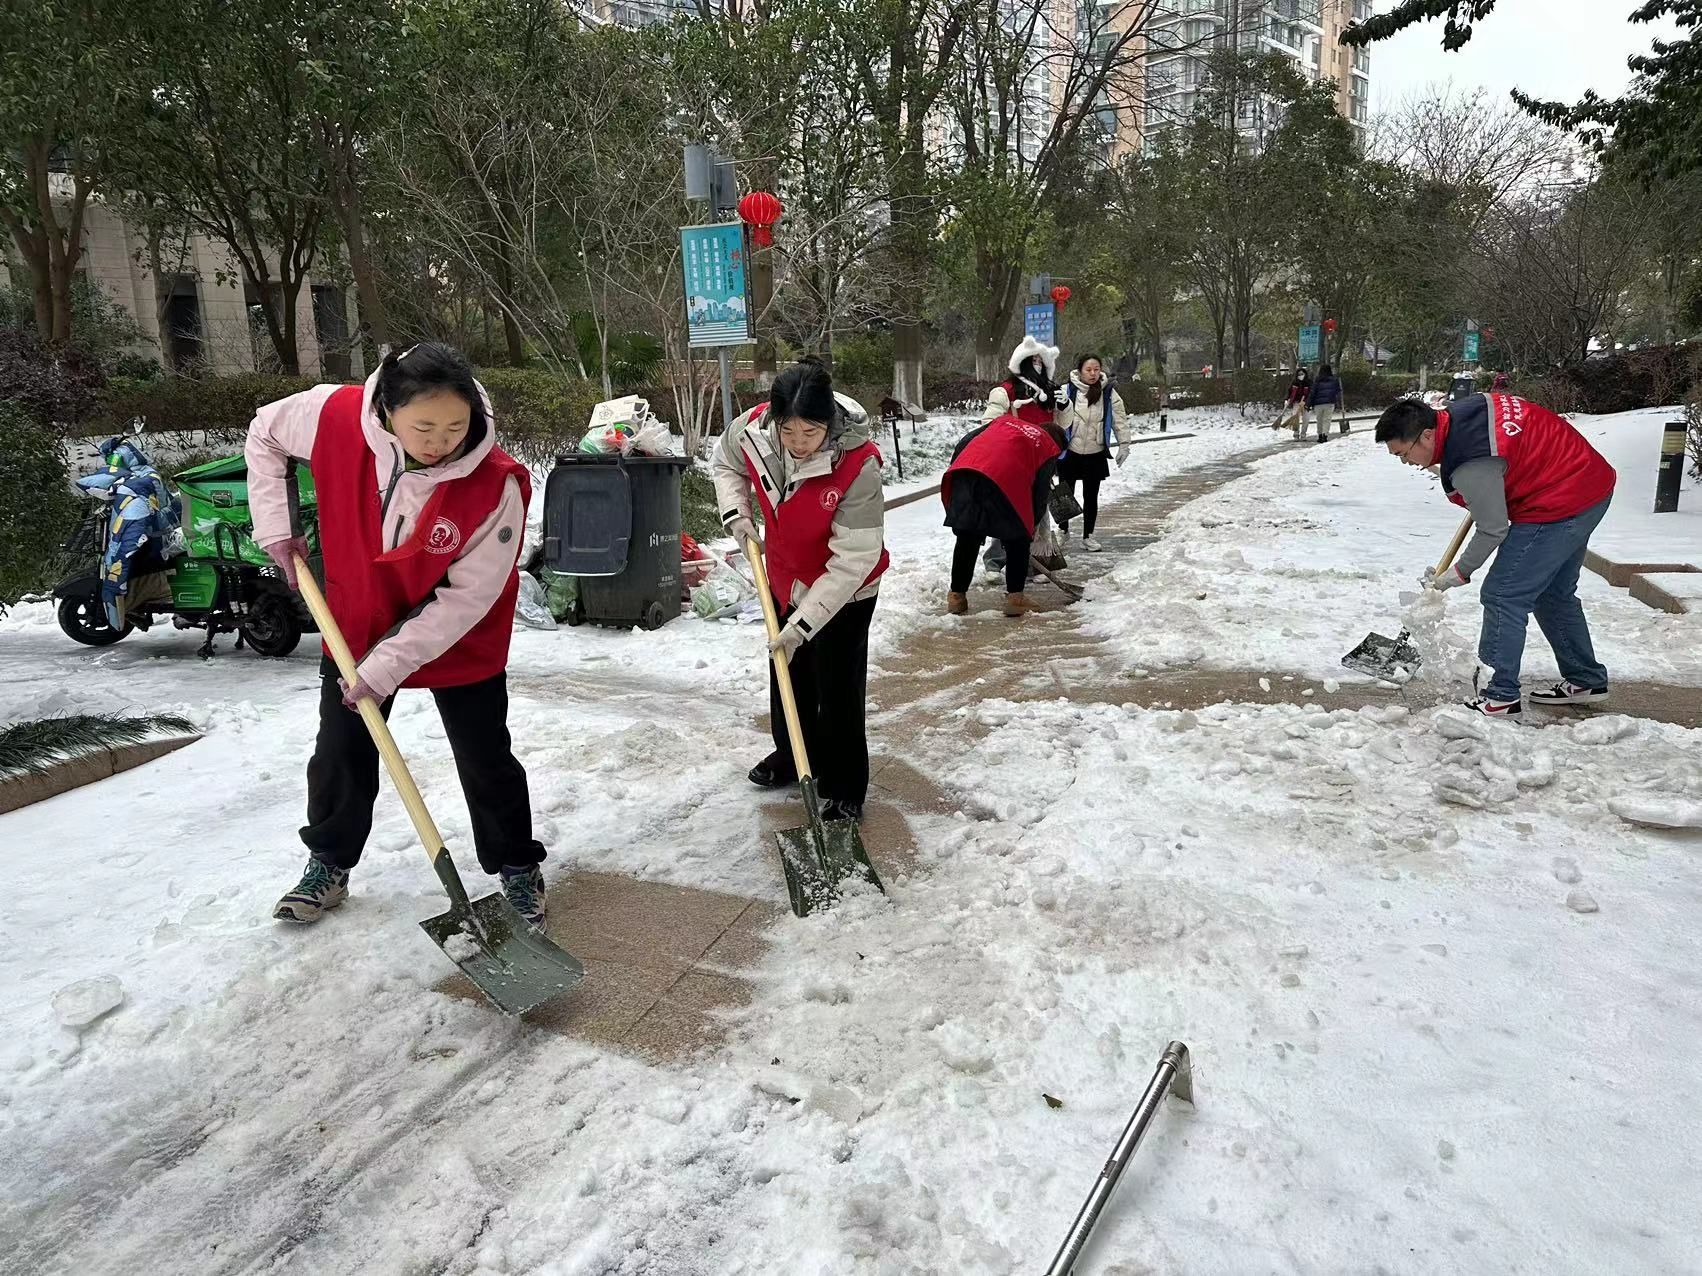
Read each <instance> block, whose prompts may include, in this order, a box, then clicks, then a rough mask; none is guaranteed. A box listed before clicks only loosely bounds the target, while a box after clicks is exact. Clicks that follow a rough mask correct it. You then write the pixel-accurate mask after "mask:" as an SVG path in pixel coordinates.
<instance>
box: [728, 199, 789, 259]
mask: <svg viewBox="0 0 1702 1276" xmlns="http://www.w3.org/2000/svg"><path fill="white" fill-rule="evenodd" d="M785 211H786V205H784V204H782V203H781V202H780V201H779V200H778V199H777V198H775V197H774V196H773V195H770V194H769V193H768V192H767V191H752V192H751V193H750V194H748V195H746V196H745V197H744V198H743V199H741V200H740V201H739V218H740V220H742V221H743V222H744V223H745V225H747V226H749V227H750V228H751V242H752V243H754V244H755V245H756V246H757V247H758V248H767V247H768V246H769V245H770V244H772V243H773V242H774V223H775V222H777V221H779V220H780V214H781V213H783V212H785Z"/></svg>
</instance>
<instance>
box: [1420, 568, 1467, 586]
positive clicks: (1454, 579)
mask: <svg viewBox="0 0 1702 1276" xmlns="http://www.w3.org/2000/svg"><path fill="white" fill-rule="evenodd" d="M1468 579H1469V577H1466V576H1462V575H1461V574H1460V569H1459V568H1458V567H1450V568H1448V570H1447V571H1445V572H1443V573H1442V574H1441V575H1440V576H1438V575H1437V574H1436V569H1435V568H1434V567H1427V568H1425V569H1424V571H1423V573H1422V574H1421V575H1420V576H1419V578H1418V583H1419V584H1421V585H1423V586H1424V587H1425V588H1426V589H1453V588H1454V587H1455V586H1456V585H1463V584H1465V583H1466V581H1467V580H1468Z"/></svg>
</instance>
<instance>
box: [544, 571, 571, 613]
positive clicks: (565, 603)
mask: <svg viewBox="0 0 1702 1276" xmlns="http://www.w3.org/2000/svg"><path fill="white" fill-rule="evenodd" d="M545 574H546V575H547V577H548V578H549V583H548V584H547V585H545V586H544V601H545V603H546V604H547V605H548V607H549V609H550V615H551V616H554V617H555V618H556V619H557V620H566V619H567V618H568V616H570V615H571V614H572V613H573V607H574V604H575V603H577V602H578V601H579V577H577V576H570V575H568V574H567V573H566V572H547V573H545Z"/></svg>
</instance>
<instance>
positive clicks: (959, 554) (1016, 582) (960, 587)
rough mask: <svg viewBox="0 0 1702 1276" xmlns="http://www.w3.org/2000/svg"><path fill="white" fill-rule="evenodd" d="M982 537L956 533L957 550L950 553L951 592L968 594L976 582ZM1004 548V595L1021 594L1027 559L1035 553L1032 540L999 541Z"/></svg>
mask: <svg viewBox="0 0 1702 1276" xmlns="http://www.w3.org/2000/svg"><path fill="white" fill-rule="evenodd" d="M985 539H986V538H985V537H981V536H977V535H975V534H974V533H973V532H959V533H958V534H957V548H955V549H953V550H952V552H951V592H952V593H954V594H967V593H968V592H969V585H970V582H971V581H973V580H974V579H975V559H976V557H977V556H978V555H979V554H980V553H981V543H982V541H983V540H985ZM999 543H1000V544H1001V545H1003V546H1004V547H1005V592H1006V593H1011V594H1020V593H1021V592H1022V591H1023V590H1024V589H1025V588H1026V587H1027V585H1028V559H1029V556H1030V555H1031V554H1032V553H1033V552H1034V542H1033V541H1000V542H999Z"/></svg>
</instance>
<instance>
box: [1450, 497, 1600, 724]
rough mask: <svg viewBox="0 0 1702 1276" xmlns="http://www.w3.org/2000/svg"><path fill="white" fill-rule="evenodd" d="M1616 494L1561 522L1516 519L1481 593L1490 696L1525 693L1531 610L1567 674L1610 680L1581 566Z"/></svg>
mask: <svg viewBox="0 0 1702 1276" xmlns="http://www.w3.org/2000/svg"><path fill="white" fill-rule="evenodd" d="M1612 499H1613V498H1612V497H1611V496H1610V497H1609V498H1608V500H1604V501H1602V502H1601V503H1600V504H1599V505H1592V506H1590V508H1589V509H1587V510H1585V511H1584V512H1583V513H1582V514H1575V515H1573V516H1572V517H1571V518H1564V519H1561V520H1560V521H1559V522H1558V523H1514V524H1513V525H1512V527H1510V528H1508V529H1507V539H1506V540H1505V541H1503V542H1502V543H1501V548H1500V550H1499V551H1498V552H1497V553H1496V555H1495V563H1494V565H1493V566H1492V567H1491V568H1490V569H1489V575H1488V576H1486V577H1484V580H1483V590H1482V593H1481V595H1480V596H1481V598H1482V600H1483V633H1482V634H1481V635H1480V636H1479V638H1478V643H1477V655H1478V659H1479V660H1481V661H1482V662H1483V663H1484V664H1486V665H1488V666H1489V667H1490V668H1491V669H1492V670H1494V671H1495V672H1494V676H1493V677H1492V678H1491V679H1490V680H1489V686H1488V688H1487V689H1486V690H1485V692H1484V694H1485V695H1487V696H1489V697H1490V698H1491V699H1492V700H1517V699H1518V698H1519V662H1520V661H1521V660H1522V659H1523V658H1524V654H1525V629H1526V627H1527V626H1528V624H1529V623H1530V618H1531V616H1532V615H1533V614H1534V615H1535V616H1536V618H1537V626H1538V627H1539V628H1540V629H1541V630H1542V633H1543V637H1545V638H1547V639H1548V645H1549V646H1551V647H1553V648H1554V658H1555V660H1556V661H1558V662H1559V665H1560V676H1561V677H1562V678H1564V679H1566V681H1568V682H1574V683H1577V684H1578V685H1579V686H1581V687H1592V688H1605V687H1606V686H1607V668H1606V667H1605V666H1604V665H1602V663H1601V662H1600V661H1598V660H1597V659H1596V649H1595V647H1594V646H1593V645H1591V643H1590V626H1589V624H1588V623H1587V622H1586V621H1585V620H1584V608H1583V605H1582V604H1580V603H1579V602H1578V572H1579V569H1580V568H1582V567H1583V565H1584V549H1585V547H1586V546H1587V545H1588V544H1589V543H1590V534H1591V533H1592V532H1594V531H1595V530H1596V525H1597V524H1598V523H1600V522H1601V521H1602V515H1604V514H1606V513H1607V507H1608V501H1611V500H1612Z"/></svg>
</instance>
